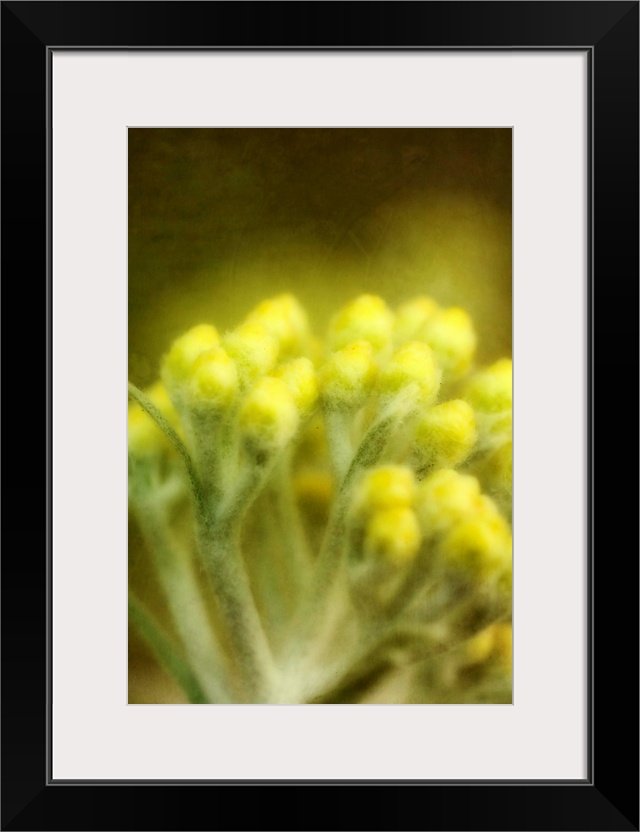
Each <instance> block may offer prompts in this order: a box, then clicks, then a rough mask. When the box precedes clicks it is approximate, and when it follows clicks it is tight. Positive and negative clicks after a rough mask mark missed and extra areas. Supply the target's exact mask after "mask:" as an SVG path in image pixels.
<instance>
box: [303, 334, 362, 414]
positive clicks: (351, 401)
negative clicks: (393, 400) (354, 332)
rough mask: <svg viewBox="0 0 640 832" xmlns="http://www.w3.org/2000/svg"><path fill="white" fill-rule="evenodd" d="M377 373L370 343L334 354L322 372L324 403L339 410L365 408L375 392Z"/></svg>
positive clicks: (347, 347)
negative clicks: (368, 397)
mask: <svg viewBox="0 0 640 832" xmlns="http://www.w3.org/2000/svg"><path fill="white" fill-rule="evenodd" d="M376 373H377V367H376V363H375V360H374V357H373V347H372V346H371V344H370V343H369V342H368V341H355V342H354V343H353V344H349V345H348V346H346V347H344V348H343V349H341V350H338V351H337V352H334V353H333V354H332V355H331V356H329V359H328V360H327V361H326V362H325V364H324V365H323V366H322V367H321V368H320V371H319V373H318V381H319V384H320V395H321V397H322V400H323V401H324V403H325V404H326V405H327V406H329V407H332V408H336V409H350V408H357V407H361V406H362V405H363V404H364V403H365V401H366V399H367V396H368V395H369V394H370V393H371V391H372V390H373V385H374V382H375V378H376Z"/></svg>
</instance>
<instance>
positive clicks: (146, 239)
mask: <svg viewBox="0 0 640 832" xmlns="http://www.w3.org/2000/svg"><path fill="white" fill-rule="evenodd" d="M511 141H512V135H511V130H510V129H360V128H359V129H328V128H322V129H217V128H216V129H182V128H181V129H147V128H145V129H130V130H129V288H128V291H129V345H128V346H129V352H128V355H129V378H130V380H131V381H133V382H134V383H135V384H137V385H138V386H146V385H148V384H150V383H152V382H153V381H155V380H156V379H157V378H158V372H159V363H160V359H161V357H162V355H163V354H164V352H165V351H166V350H167V349H168V347H169V345H170V344H171V342H172V340H173V339H174V338H176V337H177V336H178V335H180V334H182V333H183V332H184V331H185V330H186V329H187V328H189V327H190V326H192V325H194V324H198V323H204V322H208V323H213V324H215V326H216V327H217V328H218V329H220V330H224V329H226V328H232V327H233V326H235V325H236V324H237V323H239V322H240V320H241V319H242V318H243V317H244V315H245V314H246V313H247V312H248V311H249V310H250V309H251V308H252V307H253V306H254V305H255V304H256V303H258V302H259V301H260V300H262V299H263V298H265V297H270V296H273V295H275V294H278V293H280V292H293V293H295V294H296V295H297V296H298V298H299V299H300V300H301V301H302V303H303V304H304V305H305V306H306V308H307V310H308V312H309V315H310V319H311V323H312V326H313V328H314V330H315V331H316V333H317V334H322V332H323V330H324V327H325V326H326V324H327V322H328V319H329V317H330V315H331V314H332V313H333V312H334V311H335V310H336V308H337V307H338V306H340V305H341V304H342V303H344V302H346V301H348V300H350V299H351V298H353V297H354V296H356V295H358V294H361V293H373V294H379V295H381V296H382V297H384V298H385V300H386V301H387V302H388V303H389V304H390V305H392V306H394V305H396V304H398V303H401V302H403V301H405V300H407V299H409V298H411V297H414V296H415V295H418V294H429V295H432V296H433V297H434V298H435V299H436V300H437V301H438V302H439V303H441V304H443V305H459V306H463V307H464V308H465V309H466V310H467V311H468V312H469V313H470V314H471V316H472V317H473V319H474V322H475V324H476V328H477V331H478V336H479V351H478V360H479V362H480V363H485V362H487V361H491V360H493V359H496V358H498V357H500V356H504V355H510V354H511V252H512V239H511V193H512V176H511V161H512V160H511V147H512V144H511ZM129 533H130V539H129V579H130V582H131V584H132V586H133V587H134V588H135V589H136V591H137V592H138V594H139V596H140V597H141V598H143V600H144V601H145V602H146V603H148V604H149V605H150V607H151V608H152V609H154V610H156V611H157V612H158V614H159V615H160V616H161V618H162V619H163V620H167V618H168V615H167V612H166V610H165V604H164V600H163V597H162V593H161V591H160V588H159V587H158V586H157V582H156V579H155V576H154V574H153V569H152V568H151V566H150V563H149V559H148V558H147V557H145V556H144V546H143V545H142V541H141V539H140V536H139V532H138V530H137V529H136V526H135V523H130V526H129ZM129 662H130V664H129V702H131V703H136V702H182V701H184V697H183V694H182V692H181V691H180V689H179V688H178V687H177V685H176V684H175V683H174V682H173V681H172V680H171V679H170V678H169V677H168V676H167V675H166V674H165V673H164V671H162V670H161V668H160V667H159V665H158V664H157V662H156V661H155V659H154V658H153V656H152V655H151V653H150V651H149V650H148V648H146V646H145V645H144V644H143V643H142V642H141V641H140V640H139V638H137V637H136V636H135V635H134V634H133V633H132V634H131V638H130V642H129Z"/></svg>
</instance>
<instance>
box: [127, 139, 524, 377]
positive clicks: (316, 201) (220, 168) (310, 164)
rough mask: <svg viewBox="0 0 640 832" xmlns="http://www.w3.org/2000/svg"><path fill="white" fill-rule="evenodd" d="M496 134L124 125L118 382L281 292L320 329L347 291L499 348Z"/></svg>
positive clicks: (500, 223)
mask: <svg viewBox="0 0 640 832" xmlns="http://www.w3.org/2000/svg"><path fill="white" fill-rule="evenodd" d="M511 137H512V134H511V130H510V129H328V128H322V129H253V128H251V129H146V128H145V129H130V130H129V372H130V377H131V380H132V381H134V382H136V383H137V384H142V385H144V384H147V383H149V382H151V381H153V380H154V379H155V378H156V377H157V372H158V363H159V360H160V358H161V356H162V354H163V353H164V351H165V350H166V349H167V347H168V345H169V344H170V342H171V340H172V339H173V338H175V337H176V336H177V335H179V334H180V333H181V332H182V331H184V330H185V329H186V328H187V327H189V326H190V325H193V324H196V323H200V322H205V321H206V322H211V323H214V324H216V326H218V327H219V328H221V329H224V328H227V327H232V326H234V325H235V324H236V323H238V322H239V320H240V319H241V318H242V317H243V315H244V314H245V313H246V312H247V311H248V310H249V309H250V308H251V307H252V306H253V305H254V304H255V303H257V302H258V301H259V300H261V299H262V298H264V297H265V296H271V295H274V294H277V293H278V292H283V291H292V292H294V293H296V294H297V295H298V297H299V298H300V300H301V301H302V302H303V303H304V304H305V305H306V306H307V308H308V309H309V311H310V314H311V318H312V323H313V325H314V328H315V329H316V330H317V331H318V334H321V332H322V328H323V327H324V325H325V324H326V322H327V320H328V317H329V315H330V314H331V312H332V311H333V310H334V309H335V308H336V306H338V305H339V304H341V303H343V302H345V301H347V300H349V299H350V298H352V297H354V296H355V295H357V294H360V293H363V292H368V293H376V294H380V295H382V296H383V297H385V299H386V300H387V301H388V302H389V303H390V304H396V303H398V302H401V301H403V300H405V299H407V298H409V297H412V296H414V295H416V294H421V293H429V294H432V295H433V296H434V297H435V298H436V300H438V301H440V302H441V303H443V304H448V305H453V304H455V305H460V306H464V307H465V308H466V309H467V310H468V311H469V312H470V313H471V314H472V316H473V317H474V320H475V321H476V325H477V328H478V332H479V337H480V354H479V358H480V359H481V360H487V359H490V358H492V357H497V356H499V355H504V354H509V353H510V351H511V192H512V181H511Z"/></svg>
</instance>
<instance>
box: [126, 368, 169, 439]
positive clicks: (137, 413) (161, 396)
mask: <svg viewBox="0 0 640 832" xmlns="http://www.w3.org/2000/svg"><path fill="white" fill-rule="evenodd" d="M145 394H146V396H147V398H148V399H149V400H150V401H151V402H152V404H155V406H156V407H157V408H158V410H159V411H160V412H161V413H162V415H163V416H164V417H165V418H166V419H167V421H168V422H169V423H170V424H171V425H172V426H173V427H177V426H178V424H179V421H178V414H177V413H176V411H175V410H174V408H173V405H172V404H171V401H170V399H169V396H168V394H167V391H166V389H165V387H164V385H163V384H162V383H161V382H159V381H158V382H156V383H155V384H154V385H152V386H151V387H149V388H148V389H147V390H145ZM128 423H129V424H128V427H129V450H130V451H131V452H132V453H134V454H136V455H137V456H149V455H155V454H159V453H162V452H163V451H166V450H168V449H169V448H170V447H171V443H170V442H169V440H168V439H167V437H166V436H165V434H164V433H163V431H162V430H160V428H159V427H158V426H157V425H156V423H155V422H154V421H153V419H152V418H151V416H149V415H148V414H147V413H145V411H144V410H143V409H142V408H141V407H140V405H139V404H137V403H132V404H130V405H129V419H128Z"/></svg>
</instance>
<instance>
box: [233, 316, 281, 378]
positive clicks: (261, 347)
mask: <svg viewBox="0 0 640 832" xmlns="http://www.w3.org/2000/svg"><path fill="white" fill-rule="evenodd" d="M223 345H224V348H225V349H226V351H227V353H228V354H229V355H230V356H231V358H233V359H234V361H235V362H236V368H237V371H238V378H239V380H240V384H241V386H242V387H247V386H248V385H249V384H251V383H252V382H253V381H255V379H256V378H258V377H259V376H261V375H264V374H265V373H269V372H271V370H272V369H273V368H274V367H275V364H276V361H277V359H278V351H279V346H278V342H277V341H276V339H275V338H274V337H273V335H271V334H269V332H268V331H267V330H266V328H265V327H264V326H263V325H262V324H259V323H249V324H243V325H242V326H240V327H238V329H235V330H233V332H228V333H227V334H226V335H225V336H224V339H223Z"/></svg>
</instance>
